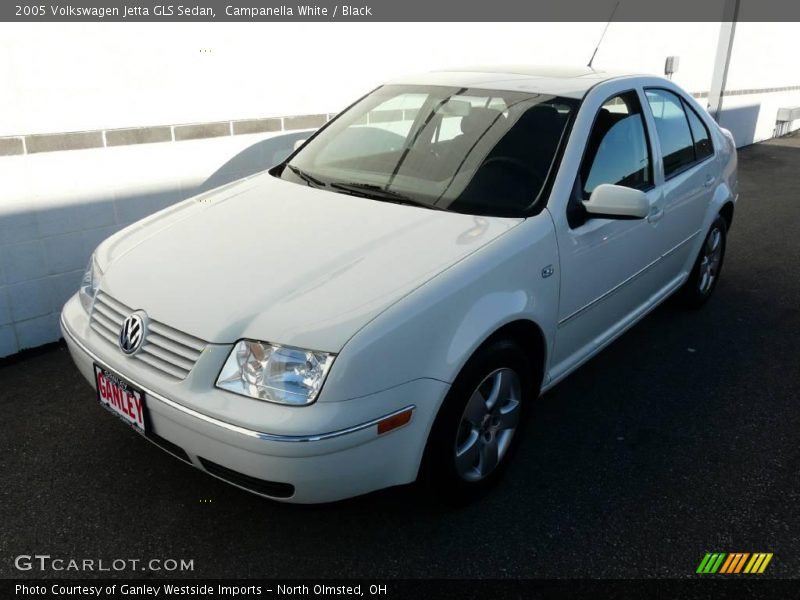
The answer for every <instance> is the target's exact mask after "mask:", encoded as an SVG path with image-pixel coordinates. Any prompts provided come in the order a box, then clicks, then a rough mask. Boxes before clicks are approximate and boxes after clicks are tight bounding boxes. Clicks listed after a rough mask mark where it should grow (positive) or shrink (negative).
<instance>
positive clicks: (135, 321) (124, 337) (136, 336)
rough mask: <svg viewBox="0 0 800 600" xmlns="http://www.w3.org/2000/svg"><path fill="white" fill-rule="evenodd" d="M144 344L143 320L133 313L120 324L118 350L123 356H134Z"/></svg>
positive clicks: (140, 316)
mask: <svg viewBox="0 0 800 600" xmlns="http://www.w3.org/2000/svg"><path fill="white" fill-rule="evenodd" d="M142 342H144V319H143V318H142V315H140V314H138V313H133V314H132V315H131V316H129V317H128V318H127V319H125V320H124V321H123V322H122V329H120V332H119V349H120V350H122V351H123V352H124V353H125V354H135V353H136V351H137V350H139V348H141V347H142Z"/></svg>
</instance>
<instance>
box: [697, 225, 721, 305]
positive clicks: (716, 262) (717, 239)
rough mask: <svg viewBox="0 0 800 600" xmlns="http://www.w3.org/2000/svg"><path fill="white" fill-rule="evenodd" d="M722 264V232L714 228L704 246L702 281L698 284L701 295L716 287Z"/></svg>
mask: <svg viewBox="0 0 800 600" xmlns="http://www.w3.org/2000/svg"><path fill="white" fill-rule="evenodd" d="M721 263H722V231H720V229H719V228H718V227H714V229H712V230H711V231H710V232H709V234H708V237H706V241H705V243H704V244H703V257H702V258H701V259H700V280H699V282H698V284H697V286H698V288H699V290H700V293H701V294H707V293H708V292H709V291H710V290H711V287H712V286H713V285H714V281H716V279H717V276H718V274H719V267H720V264H721Z"/></svg>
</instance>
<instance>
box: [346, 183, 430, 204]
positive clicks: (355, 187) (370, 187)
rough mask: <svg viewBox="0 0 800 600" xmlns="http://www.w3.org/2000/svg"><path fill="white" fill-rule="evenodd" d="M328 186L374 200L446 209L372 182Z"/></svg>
mask: <svg viewBox="0 0 800 600" xmlns="http://www.w3.org/2000/svg"><path fill="white" fill-rule="evenodd" d="M330 186H331V187H332V188H334V189H337V190H341V191H343V192H347V193H349V194H355V195H358V196H363V197H365V198H372V199H374V200H381V201H383V202H394V203H395V204H407V205H409V206H419V207H420V208H429V209H431V210H446V209H444V208H441V207H439V206H434V205H433V204H428V203H427V202H422V201H421V200H416V199H414V198H411V197H409V196H406V195H405V194H401V193H400V192H395V191H394V190H389V189H386V188H384V187H381V186H379V185H375V184H373V183H355V182H354V183H340V182H335V183H331V184H330Z"/></svg>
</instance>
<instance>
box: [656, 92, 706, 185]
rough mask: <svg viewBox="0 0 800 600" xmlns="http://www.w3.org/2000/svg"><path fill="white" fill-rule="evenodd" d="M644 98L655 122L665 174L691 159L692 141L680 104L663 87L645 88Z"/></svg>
mask: <svg viewBox="0 0 800 600" xmlns="http://www.w3.org/2000/svg"><path fill="white" fill-rule="evenodd" d="M646 93H647V101H648V103H649V104H650V110H651V111H652V112H653V118H654V119H655V122H656V132H657V133H658V139H659V140H660V142H661V153H662V154H663V157H664V176H665V177H669V176H670V175H672V174H673V173H675V172H677V171H680V170H681V169H683V168H685V167H686V166H688V165H691V164H692V163H693V162H694V144H693V141H692V134H691V132H690V131H689V123H688V121H687V120H686V113H684V112H683V105H682V103H681V101H680V98H678V97H677V96H676V95H675V94H673V93H672V92H668V91H666V90H647V92H646Z"/></svg>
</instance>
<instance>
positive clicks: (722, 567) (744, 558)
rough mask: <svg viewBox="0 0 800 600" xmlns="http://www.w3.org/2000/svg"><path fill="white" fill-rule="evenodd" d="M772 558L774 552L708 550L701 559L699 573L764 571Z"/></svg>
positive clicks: (729, 573) (732, 573)
mask: <svg viewBox="0 0 800 600" xmlns="http://www.w3.org/2000/svg"><path fill="white" fill-rule="evenodd" d="M771 560H772V552H754V553H753V554H750V553H749V552H731V553H726V552H708V553H706V555H705V556H704V557H703V560H701V561H700V565H699V566H698V567H697V573H700V574H701V575H708V574H714V573H720V574H725V575H734V574H737V573H749V574H756V573H763V572H764V570H765V569H766V568H767V565H768V564H769V562H770V561H771Z"/></svg>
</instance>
